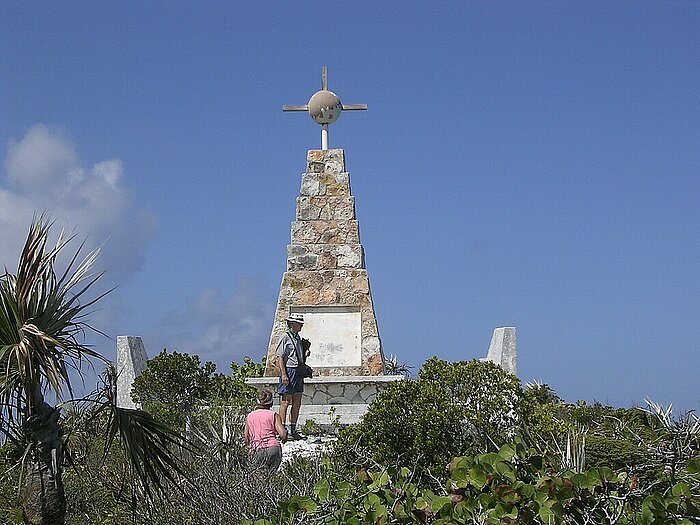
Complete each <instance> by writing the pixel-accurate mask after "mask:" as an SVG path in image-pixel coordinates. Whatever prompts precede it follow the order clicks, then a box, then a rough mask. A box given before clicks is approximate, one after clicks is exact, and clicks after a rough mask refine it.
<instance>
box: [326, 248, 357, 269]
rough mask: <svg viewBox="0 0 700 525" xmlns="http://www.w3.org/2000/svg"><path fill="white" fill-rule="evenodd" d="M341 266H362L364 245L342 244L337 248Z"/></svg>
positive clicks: (336, 254)
mask: <svg viewBox="0 0 700 525" xmlns="http://www.w3.org/2000/svg"><path fill="white" fill-rule="evenodd" d="M333 251H334V252H335V256H336V258H337V260H338V267H339V268H362V266H363V264H362V246H361V245H359V244H356V245H354V246H352V245H349V244H342V245H340V246H338V247H337V248H336V249H335V250H333Z"/></svg>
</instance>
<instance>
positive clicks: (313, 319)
mask: <svg viewBox="0 0 700 525" xmlns="http://www.w3.org/2000/svg"><path fill="white" fill-rule="evenodd" d="M292 312H293V313H300V314H304V327H303V329H302V330H301V332H300V335H301V336H302V337H304V338H306V339H308V340H309V341H311V355H310V356H309V358H308V359H307V361H306V362H307V363H308V364H309V366H311V367H341V366H360V365H361V364H362V318H361V314H360V310H359V308H357V307H353V306H316V307H312V306H309V307H296V308H292Z"/></svg>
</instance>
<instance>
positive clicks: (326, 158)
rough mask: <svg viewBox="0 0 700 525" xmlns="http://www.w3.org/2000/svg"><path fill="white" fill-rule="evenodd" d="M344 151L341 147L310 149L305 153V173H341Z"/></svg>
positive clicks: (343, 166) (342, 170)
mask: <svg viewBox="0 0 700 525" xmlns="http://www.w3.org/2000/svg"><path fill="white" fill-rule="evenodd" d="M344 171H345V152H344V151H343V150H342V149H329V150H310V151H309V152H308V153H307V155H306V173H342V172H344Z"/></svg>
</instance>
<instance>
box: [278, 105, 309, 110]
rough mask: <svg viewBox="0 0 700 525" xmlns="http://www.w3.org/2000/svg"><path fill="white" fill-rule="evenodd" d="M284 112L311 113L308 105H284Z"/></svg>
mask: <svg viewBox="0 0 700 525" xmlns="http://www.w3.org/2000/svg"><path fill="white" fill-rule="evenodd" d="M282 111H309V105H308V104H297V105H284V106H282Z"/></svg>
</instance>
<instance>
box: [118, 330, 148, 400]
mask: <svg viewBox="0 0 700 525" xmlns="http://www.w3.org/2000/svg"><path fill="white" fill-rule="evenodd" d="M146 361H148V356H147V355H146V350H145V349H144V347H143V341H142V340H141V338H140V337H133V336H126V335H120V336H117V406H119V407H122V408H139V406H138V405H137V404H136V403H134V401H133V400H132V399H131V385H132V384H133V383H134V380H135V379H136V378H137V377H138V376H139V374H140V373H141V372H143V371H144V370H145V369H146Z"/></svg>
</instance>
